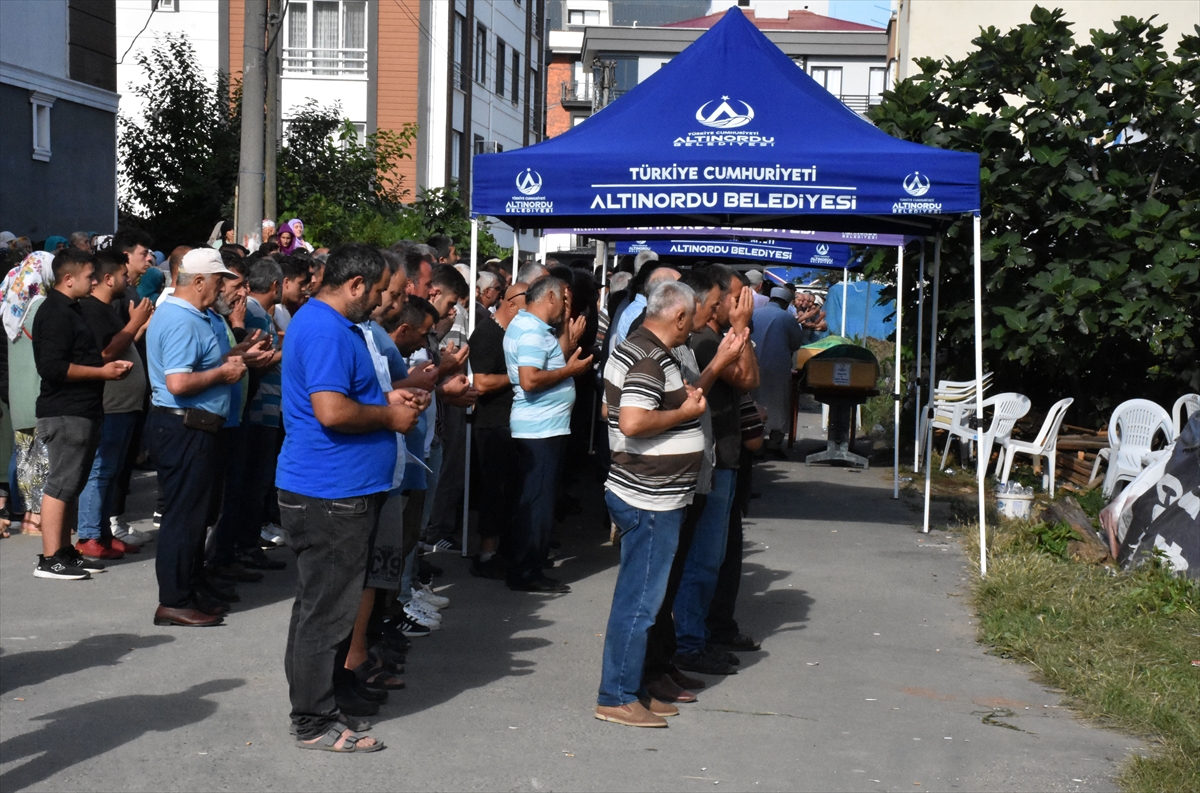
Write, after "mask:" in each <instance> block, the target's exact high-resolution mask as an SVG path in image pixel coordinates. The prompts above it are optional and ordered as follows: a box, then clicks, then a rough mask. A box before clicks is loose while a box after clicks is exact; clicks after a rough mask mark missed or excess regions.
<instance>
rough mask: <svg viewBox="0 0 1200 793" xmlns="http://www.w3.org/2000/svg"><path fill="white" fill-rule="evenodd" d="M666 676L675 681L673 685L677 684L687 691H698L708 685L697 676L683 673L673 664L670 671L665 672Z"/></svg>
mask: <svg viewBox="0 0 1200 793" xmlns="http://www.w3.org/2000/svg"><path fill="white" fill-rule="evenodd" d="M667 676H668V677H670V678H671V679H672V680H674V681H675V685H677V686H679V687H680V688H686V689H687V690H689V691H699V690H700V689H702V688H704V687H705V686H706V685H708V684H707V683H705V682H704V681H703V680H701V679H700V678H698V677H692V676H691V675H685V674H684V673H683V672H681V671H679V668H678V667H675V666H672V667H671V669H670V671H668V672H667Z"/></svg>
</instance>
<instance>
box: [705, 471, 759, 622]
mask: <svg viewBox="0 0 1200 793" xmlns="http://www.w3.org/2000/svg"><path fill="white" fill-rule="evenodd" d="M752 470H753V462H752V458H751V456H750V452H747V451H745V450H743V451H742V464H741V467H740V468H738V479H737V489H736V491H735V495H734V503H733V509H731V510H730V511H729V535H728V537H727V538H726V544H725V560H724V561H723V562H721V570H720V572H718V573H717V589H716V591H715V592H714V593H713V599H712V603H710V604H709V606H708V618H707V619H706V620H705V621H704V623H705V625H706V626H707V627H708V635H709V637H710V638H711V640H712V641H718V640H720V639H723V638H727V637H733V636H736V635H737V634H738V633H739V631H740V629H739V628H738V624H737V620H735V619H734V618H733V611H734V607H735V606H736V605H737V596H738V589H739V587H740V586H741V583H742V553H743V549H742V544H743V538H744V536H745V535H744V533H743V531H742V516H743V515H745V514H746V511H747V508H748V507H749V504H750V475H751V471H752Z"/></svg>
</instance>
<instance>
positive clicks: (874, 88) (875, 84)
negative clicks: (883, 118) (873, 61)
mask: <svg viewBox="0 0 1200 793" xmlns="http://www.w3.org/2000/svg"><path fill="white" fill-rule="evenodd" d="M868 86H869V89H868V91H869V93H870V95H871V98H870V102H871V104H873V105H877V104H879V103H880V102H881V101H883V97H882V94H883V92H884V90H885V89H886V88H887V69H885V68H882V67H876V66H872V67H871V74H870V77H869V82H868Z"/></svg>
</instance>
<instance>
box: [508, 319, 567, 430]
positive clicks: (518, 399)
mask: <svg viewBox="0 0 1200 793" xmlns="http://www.w3.org/2000/svg"><path fill="white" fill-rule="evenodd" d="M504 365H505V368H506V369H507V370H508V380H509V382H510V383H512V384H513V404H512V413H510V414H509V420H508V426H509V428H510V429H511V430H512V436H513V437H514V438H554V437H557V436H559V435H569V434H570V433H571V409H572V408H573V407H575V381H574V380H573V379H571V378H570V377H568V378H566V379H565V380H562V381H560V382H559V383H558V384H557V385H554V386H551V387H550V388H546V389H543V390H541V391H537V392H534V393H532V394H530V393H526V392H525V390H524V389H523V388H521V376H520V368H521V367H522V366H532V367H533V368H535V369H544V370H546V371H554V370H555V369H562V368H564V367H566V365H567V360H566V358H564V357H563V354H562V348H561V347H559V346H558V339H556V338H554V335H553V334H552V333H551V328H550V326H549V325H547V324H546V323H545V322H542V320H541V319H539V318H538V317H536V316H534V315H533V314H530V313H529V312H528V311H524V310H522V311H521V312H519V313H518V314H517V316H515V317H513V320H512V322H510V323H508V329H507V330H506V331H505V332H504Z"/></svg>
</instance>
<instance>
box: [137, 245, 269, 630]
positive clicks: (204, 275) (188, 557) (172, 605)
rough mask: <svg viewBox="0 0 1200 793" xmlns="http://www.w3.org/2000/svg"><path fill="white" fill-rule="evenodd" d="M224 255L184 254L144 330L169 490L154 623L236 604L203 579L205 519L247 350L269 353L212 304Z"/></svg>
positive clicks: (215, 620) (202, 618)
mask: <svg viewBox="0 0 1200 793" xmlns="http://www.w3.org/2000/svg"><path fill="white" fill-rule="evenodd" d="M238 277H239V276H238V275H237V274H236V273H234V272H232V271H231V270H227V269H226V268H225V265H224V263H223V262H222V260H221V254H220V253H219V252H217V251H215V250H213V249H212V248H196V249H194V250H190V251H188V252H187V254H185V255H184V257H183V261H182V262H180V265H179V273H178V275H177V276H176V278H175V291H174V293H173V294H172V295H170V296H169V297H167V298H166V299H164V300H163V302H162V304H161V305H160V306H159V308H158V310H157V311H155V312H154V316H153V318H152V319H151V320H150V327H149V330H148V331H147V332H146V352H147V359H148V362H149V368H150V388H151V399H150V403H151V404H150V415H149V416H147V418H146V433H147V435H148V436H149V445H150V451H151V455H152V457H153V459H154V464H155V466H156V467H157V469H158V481H159V485H160V486H161V487H162V491H163V502H164V504H165V506H164V508H163V516H162V528H161V530H160V531H159V535H158V555H157V558H156V560H155V568H156V572H157V574H158V602H159V606H158V610H157V611H155V613H154V623H155V624H156V625H183V626H197V627H198V626H206V625H217V624H219V623H220V622H221V620H222V615H223V614H225V612H227V611H228V610H229V606H228V605H227V603H226V602H225V601H224V600H223V599H222V598H221V595H222V590H221V589H220V588H219V587H218V586H217V585H215V584H213V583H211V582H209V581H208V580H206V579H205V578H204V574H203V571H204V567H203V548H204V533H205V518H206V515H207V513H208V504H209V498H210V495H211V491H212V487H213V483H214V482H215V481H216V480H217V474H218V472H217V470H216V466H217V460H218V450H217V433H218V431H219V430H220V429H221V427H222V425H223V424H224V423H225V419H226V418H228V416H229V409H230V404H231V401H232V400H231V396H232V393H231V386H234V385H235V384H237V383H238V381H240V380H241V378H242V375H243V374H245V372H246V361H245V360H244V359H245V358H249V359H251V360H252V361H254V360H257V358H258V357H259V356H262V355H264V354H267V355H269V354H270V351H269V350H264V347H265V342H260V341H259V335H260V334H259V332H258V331H255V333H254V335H252V336H249V337H247V338H246V340H245V341H244V342H242V343H241V344H239V345H238V346H236V347H231V346H230V344H229V337H228V336H227V335H226V333H225V324H224V320H223V319H221V316H220V315H219V314H217V313H216V312H215V311H213V310H212V306H213V305H215V304H216V302H217V296H218V295H220V294H221V286H222V283H223V281H224V279H226V278H238Z"/></svg>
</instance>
